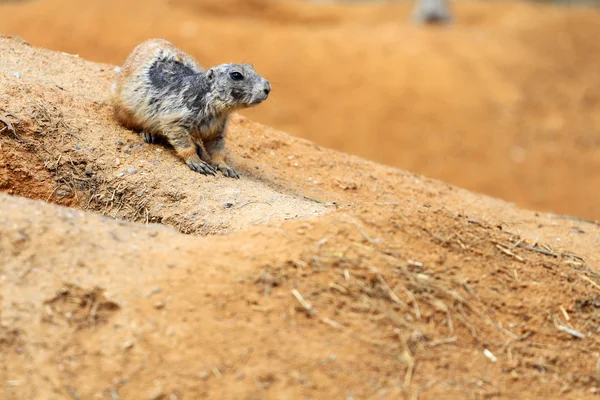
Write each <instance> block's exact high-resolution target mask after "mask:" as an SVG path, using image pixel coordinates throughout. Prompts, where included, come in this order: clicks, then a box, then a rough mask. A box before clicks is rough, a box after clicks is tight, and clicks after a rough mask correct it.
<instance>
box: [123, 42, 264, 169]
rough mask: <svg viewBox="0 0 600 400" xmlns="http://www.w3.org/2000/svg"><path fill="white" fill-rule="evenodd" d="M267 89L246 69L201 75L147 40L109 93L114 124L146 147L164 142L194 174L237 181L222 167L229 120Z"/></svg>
mask: <svg viewBox="0 0 600 400" xmlns="http://www.w3.org/2000/svg"><path fill="white" fill-rule="evenodd" d="M270 92H271V84H270V83H269V81H267V80H266V79H265V78H263V77H261V76H260V75H258V74H257V73H256V71H255V70H254V68H253V67H252V66H251V65H249V64H221V65H218V66H216V67H213V68H210V69H208V70H204V69H203V68H202V67H201V66H200V64H198V63H197V62H196V60H194V59H193V58H192V57H191V56H189V55H187V54H186V53H184V52H183V51H182V50H179V49H178V48H176V47H175V46H174V45H173V44H172V43H170V42H168V41H167V40H164V39H149V40H147V41H145V42H142V43H141V44H139V45H138V46H136V47H135V49H134V50H133V51H132V52H131V54H130V55H129V56H128V57H127V59H126V60H125V63H124V64H123V66H122V67H121V69H120V71H118V72H117V77H116V79H115V81H114V84H113V88H112V104H113V108H114V112H115V117H116V119H117V120H118V121H119V122H120V123H121V124H122V125H124V126H125V127H127V128H129V129H132V130H135V131H138V132H140V134H141V136H142V137H143V138H144V141H146V143H154V142H155V141H156V139H159V138H166V140H167V141H168V142H169V143H170V144H171V145H172V146H173V148H174V149H175V151H177V154H179V156H181V157H182V158H183V159H184V160H185V162H186V163H187V165H188V166H189V167H190V168H191V169H192V170H194V171H198V172H200V173H202V174H204V175H206V174H211V175H216V171H221V172H222V173H223V175H224V176H229V177H232V178H239V175H238V173H237V172H236V171H235V170H234V169H233V168H232V167H230V166H229V165H227V163H226V162H225V154H224V139H225V130H226V125H227V120H228V117H229V114H230V113H231V112H232V111H234V110H239V109H243V108H248V107H252V106H255V105H257V104H259V103H261V102H263V101H264V100H266V99H267V97H268V96H269V93H270Z"/></svg>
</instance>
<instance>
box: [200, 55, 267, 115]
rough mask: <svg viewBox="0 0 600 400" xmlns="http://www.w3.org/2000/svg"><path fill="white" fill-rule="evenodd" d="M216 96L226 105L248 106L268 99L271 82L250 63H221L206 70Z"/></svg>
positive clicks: (234, 106)
mask: <svg viewBox="0 0 600 400" xmlns="http://www.w3.org/2000/svg"><path fill="white" fill-rule="evenodd" d="M206 78H207V79H208V81H209V83H210V85H211V87H212V92H213V94H214V96H216V98H217V99H218V100H219V102H220V103H221V104H223V106H224V107H227V108H232V109H235V108H246V107H252V106H255V105H257V104H259V103H261V102H263V101H265V100H266V99H267V97H269V93H270V92H271V84H270V83H269V81H267V80H266V79H265V78H263V77H262V76H260V75H259V74H258V73H256V71H255V70H254V68H253V67H252V66H251V65H249V64H221V65H219V66H216V67H213V68H211V69H209V70H208V71H206Z"/></svg>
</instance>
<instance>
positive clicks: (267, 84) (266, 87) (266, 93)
mask: <svg viewBox="0 0 600 400" xmlns="http://www.w3.org/2000/svg"><path fill="white" fill-rule="evenodd" d="M263 92H264V93H265V95H266V96H268V95H269V93H271V84H270V83H269V82H268V81H265V87H264V88H263Z"/></svg>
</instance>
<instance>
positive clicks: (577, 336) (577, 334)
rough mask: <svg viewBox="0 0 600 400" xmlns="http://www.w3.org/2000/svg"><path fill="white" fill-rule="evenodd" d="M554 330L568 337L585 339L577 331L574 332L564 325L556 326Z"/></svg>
mask: <svg viewBox="0 0 600 400" xmlns="http://www.w3.org/2000/svg"><path fill="white" fill-rule="evenodd" d="M556 328H558V330H559V331H563V332H566V333H568V334H569V335H572V336H575V337H576V338H579V339H585V335H584V334H583V333H581V332H579V331H576V330H575V329H571V328H568V327H566V326H564V325H557V326H556Z"/></svg>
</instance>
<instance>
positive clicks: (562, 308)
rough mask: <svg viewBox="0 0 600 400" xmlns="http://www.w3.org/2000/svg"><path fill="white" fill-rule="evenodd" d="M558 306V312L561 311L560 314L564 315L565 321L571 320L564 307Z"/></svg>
mask: <svg viewBox="0 0 600 400" xmlns="http://www.w3.org/2000/svg"><path fill="white" fill-rule="evenodd" d="M559 308H560V312H562V314H563V316H564V317H565V319H566V320H567V322H569V321H570V320H571V318H570V317H569V314H567V310H565V308H564V307H563V306H562V305H561V306H560V307H559Z"/></svg>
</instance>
